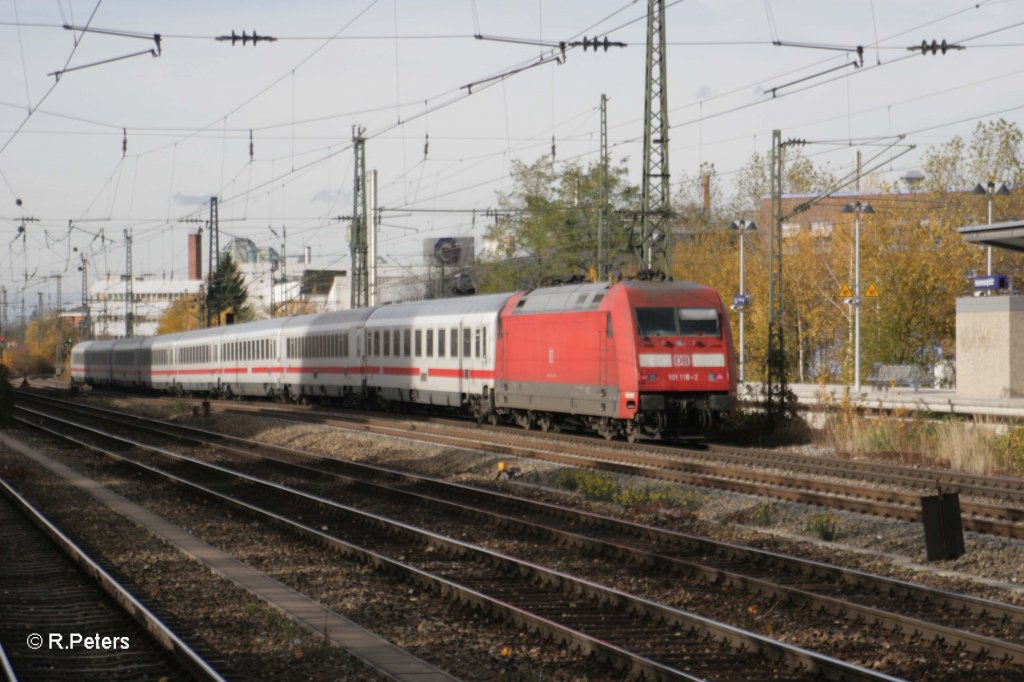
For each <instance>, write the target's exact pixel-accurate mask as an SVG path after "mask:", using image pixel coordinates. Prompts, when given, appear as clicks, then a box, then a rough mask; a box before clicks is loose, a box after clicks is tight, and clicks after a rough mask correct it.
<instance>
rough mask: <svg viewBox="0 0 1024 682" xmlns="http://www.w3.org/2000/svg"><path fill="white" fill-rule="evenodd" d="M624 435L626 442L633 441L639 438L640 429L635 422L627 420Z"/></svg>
mask: <svg viewBox="0 0 1024 682" xmlns="http://www.w3.org/2000/svg"><path fill="white" fill-rule="evenodd" d="M625 436H626V442H628V443H635V442H637V441H638V440H640V429H639V427H638V426H637V424H636V422H632V421H631V422H627V423H626V433H625Z"/></svg>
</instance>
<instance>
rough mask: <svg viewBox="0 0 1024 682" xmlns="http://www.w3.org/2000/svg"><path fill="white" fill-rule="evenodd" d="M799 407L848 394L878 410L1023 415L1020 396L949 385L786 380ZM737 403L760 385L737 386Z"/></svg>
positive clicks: (749, 399)
mask: <svg viewBox="0 0 1024 682" xmlns="http://www.w3.org/2000/svg"><path fill="white" fill-rule="evenodd" d="M787 387H788V388H789V389H790V390H791V391H793V393H794V395H796V397H797V401H798V402H799V404H800V405H801V406H802V407H805V408H807V409H814V408H816V407H829V406H833V407H834V406H836V405H838V404H840V403H842V402H843V400H844V398H845V397H846V396H847V395H849V400H850V402H851V403H852V404H854V405H857V406H859V407H865V408H870V409H876V410H877V409H882V410H907V411H913V412H931V413H935V414H956V415H962V416H971V415H976V416H990V417H999V418H1002V419H1005V418H1015V417H1020V418H1024V398H998V399H989V398H970V397H966V396H959V395H957V392H956V390H955V389H951V388H905V387H901V386H895V387H892V388H884V389H876V388H874V387H873V386H870V385H868V384H862V385H861V390H860V392H859V393H856V394H855V393H854V390H853V386H849V385H846V384H787ZM737 394H738V397H739V399H740V403H741V404H746V405H754V404H756V403H757V402H758V401H759V400H760V397H761V396H762V395H763V393H762V385H761V384H759V383H752V382H747V383H744V384H742V385H740V387H739V388H738V389H737Z"/></svg>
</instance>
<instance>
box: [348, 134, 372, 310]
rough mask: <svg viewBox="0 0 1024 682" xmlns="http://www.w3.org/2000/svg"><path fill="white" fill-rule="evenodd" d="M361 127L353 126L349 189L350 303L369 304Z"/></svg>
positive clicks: (354, 304)
mask: <svg viewBox="0 0 1024 682" xmlns="http://www.w3.org/2000/svg"><path fill="white" fill-rule="evenodd" d="M364 130H365V129H364V128H362V127H359V126H352V143H353V149H354V151H355V166H356V169H355V187H354V189H353V192H352V198H353V206H352V232H351V234H350V236H349V248H350V249H351V251H352V307H353V308H365V307H367V306H368V305H369V304H370V287H369V279H368V273H367V268H366V139H365V138H364V137H363V132H364Z"/></svg>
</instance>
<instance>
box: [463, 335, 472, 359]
mask: <svg viewBox="0 0 1024 682" xmlns="http://www.w3.org/2000/svg"><path fill="white" fill-rule="evenodd" d="M472 351H473V330H471V329H468V328H463V330H462V357H464V358H468V357H472V355H471V353H472Z"/></svg>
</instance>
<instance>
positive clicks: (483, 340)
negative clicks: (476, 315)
mask: <svg viewBox="0 0 1024 682" xmlns="http://www.w3.org/2000/svg"><path fill="white" fill-rule="evenodd" d="M480 348H481V351H480V352H481V356H482V357H485V358H486V357H487V327H481V328H480Z"/></svg>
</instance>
